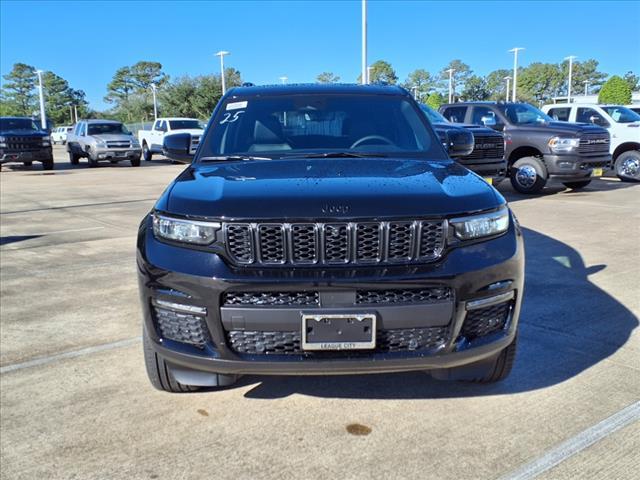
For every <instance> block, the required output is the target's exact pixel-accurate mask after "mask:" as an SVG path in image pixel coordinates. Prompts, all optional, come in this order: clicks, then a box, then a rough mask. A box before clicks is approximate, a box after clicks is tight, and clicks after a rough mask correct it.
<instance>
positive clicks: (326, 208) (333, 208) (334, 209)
mask: <svg viewBox="0 0 640 480" xmlns="http://www.w3.org/2000/svg"><path fill="white" fill-rule="evenodd" d="M349 210H351V207H349V205H331V204H329V203H325V204H324V205H323V206H322V213H348V212H349Z"/></svg>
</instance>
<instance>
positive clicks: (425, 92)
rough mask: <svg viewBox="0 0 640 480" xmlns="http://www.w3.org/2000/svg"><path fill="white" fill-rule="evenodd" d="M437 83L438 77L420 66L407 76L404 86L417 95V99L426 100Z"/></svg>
mask: <svg viewBox="0 0 640 480" xmlns="http://www.w3.org/2000/svg"><path fill="white" fill-rule="evenodd" d="M436 84H437V81H436V79H435V78H434V77H433V76H431V74H430V73H429V72H428V71H426V70H425V69H424V68H418V69H417V70H414V71H413V72H411V73H410V74H409V75H408V76H407V79H406V80H405V81H404V83H403V84H402V86H403V87H404V88H406V89H407V90H408V91H409V92H411V93H412V94H413V95H415V97H416V100H418V101H419V102H425V101H426V100H427V98H428V97H429V93H431V91H432V90H433V89H434V88H435V87H436Z"/></svg>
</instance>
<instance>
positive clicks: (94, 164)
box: [87, 148, 98, 168]
mask: <svg viewBox="0 0 640 480" xmlns="http://www.w3.org/2000/svg"><path fill="white" fill-rule="evenodd" d="M87 160H89V167H90V168H95V167H97V166H98V159H97V158H93V154H92V153H91V149H90V148H87Z"/></svg>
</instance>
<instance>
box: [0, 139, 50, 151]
mask: <svg viewBox="0 0 640 480" xmlns="http://www.w3.org/2000/svg"><path fill="white" fill-rule="evenodd" d="M6 138H7V139H6V144H7V150H18V151H20V150H25V151H29V150H40V149H41V148H42V137H6Z"/></svg>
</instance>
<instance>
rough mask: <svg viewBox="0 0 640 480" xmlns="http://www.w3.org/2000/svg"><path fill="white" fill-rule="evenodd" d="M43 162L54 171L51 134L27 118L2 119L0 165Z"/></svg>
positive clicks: (0, 120) (48, 168)
mask: <svg viewBox="0 0 640 480" xmlns="http://www.w3.org/2000/svg"><path fill="white" fill-rule="evenodd" d="M34 161H35V162H42V168H44V169H45V170H52V169H53V151H52V150H51V138H50V137H49V133H47V132H46V131H44V130H42V129H41V128H40V127H39V126H38V125H37V124H36V122H35V121H34V120H33V119H31V118H27V117H0V164H4V163H9V162H18V163H23V164H24V165H27V166H29V165H31V164H32V163H33V162H34Z"/></svg>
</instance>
